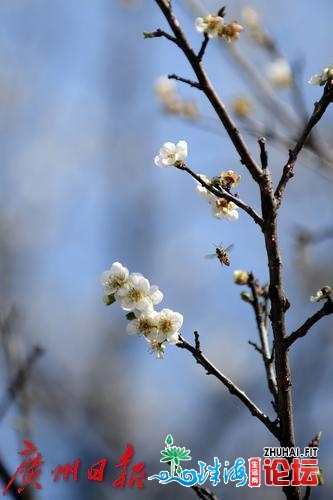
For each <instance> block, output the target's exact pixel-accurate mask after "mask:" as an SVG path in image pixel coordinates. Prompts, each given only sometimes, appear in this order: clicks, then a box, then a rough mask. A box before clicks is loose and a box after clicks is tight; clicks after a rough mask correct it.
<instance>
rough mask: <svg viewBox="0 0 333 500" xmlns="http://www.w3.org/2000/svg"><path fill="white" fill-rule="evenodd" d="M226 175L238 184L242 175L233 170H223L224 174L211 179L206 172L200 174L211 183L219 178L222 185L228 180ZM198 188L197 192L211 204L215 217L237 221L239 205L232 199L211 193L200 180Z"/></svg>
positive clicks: (207, 182)
mask: <svg viewBox="0 0 333 500" xmlns="http://www.w3.org/2000/svg"><path fill="white" fill-rule="evenodd" d="M231 176H232V178H231ZM226 177H228V179H230V180H231V181H232V182H233V183H234V185H236V183H237V182H238V180H239V179H240V176H238V175H237V174H236V173H235V172H234V171H233V170H228V171H227V172H222V176H220V177H218V178H217V177H213V179H212V180H209V179H208V177H207V176H206V175H204V174H201V175H200V178H201V179H202V180H203V181H205V182H206V184H209V185H211V183H212V181H213V180H215V181H216V180H219V184H220V185H221V186H223V182H224V181H225V180H226ZM196 190H197V193H198V194H199V195H200V196H201V197H202V198H203V199H204V200H205V201H207V202H208V203H209V204H210V205H211V207H212V215H213V217H215V218H216V219H227V220H230V221H236V220H237V219H238V217H239V214H238V211H237V208H238V207H237V205H235V203H233V202H232V201H228V200H226V199H225V198H219V197H218V196H215V194H213V193H211V192H210V191H209V190H208V189H207V188H205V186H203V185H202V184H200V182H198V181H197V187H196Z"/></svg>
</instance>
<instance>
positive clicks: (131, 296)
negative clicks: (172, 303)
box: [100, 262, 183, 358]
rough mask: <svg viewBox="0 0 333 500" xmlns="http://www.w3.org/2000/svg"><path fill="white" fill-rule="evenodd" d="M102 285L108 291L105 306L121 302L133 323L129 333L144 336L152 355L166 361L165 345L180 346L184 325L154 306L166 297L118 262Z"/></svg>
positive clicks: (168, 311)
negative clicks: (181, 331)
mask: <svg viewBox="0 0 333 500" xmlns="http://www.w3.org/2000/svg"><path fill="white" fill-rule="evenodd" d="M100 281H101V285H102V287H103V289H104V298H103V300H104V303H105V304H106V305H111V304H113V303H114V302H119V304H120V306H121V307H122V309H123V310H124V311H126V312H127V314H126V317H127V319H128V320H129V322H128V325H127V332H128V333H129V334H137V335H142V336H143V337H144V338H145V340H146V341H147V342H148V343H149V347H150V351H151V352H155V353H156V356H157V358H163V353H164V351H165V345H164V344H165V342H169V343H170V344H176V343H177V341H178V337H179V329H180V328H181V326H182V324H183V316H182V315H181V314H180V313H178V312H174V311H171V309H162V310H161V311H159V312H158V311H155V309H154V306H155V305H157V304H159V303H160V302H161V301H162V299H163V293H162V292H161V291H160V290H159V289H158V287H157V286H156V285H153V286H151V285H150V283H149V281H148V280H147V279H146V278H145V277H144V276H143V275H142V274H140V273H130V272H129V271H128V269H127V268H126V267H124V266H122V264H120V263H119V262H114V263H113V264H112V266H111V268H110V269H109V270H107V271H104V272H103V273H102V274H101V278H100Z"/></svg>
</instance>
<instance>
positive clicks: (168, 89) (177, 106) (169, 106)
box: [154, 76, 199, 120]
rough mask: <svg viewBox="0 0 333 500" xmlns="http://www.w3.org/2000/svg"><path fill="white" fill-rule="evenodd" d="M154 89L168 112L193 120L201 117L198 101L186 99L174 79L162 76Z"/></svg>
mask: <svg viewBox="0 0 333 500" xmlns="http://www.w3.org/2000/svg"><path fill="white" fill-rule="evenodd" d="M154 90H155V93H156V95H157V96H158V97H159V99H160V101H161V103H162V106H163V108H164V110H165V111H166V112H168V113H171V114H174V115H179V116H182V117H184V118H188V119H191V120H195V119H197V118H198V117H199V110H198V107H197V105H196V103H195V102H194V101H192V100H187V99H184V98H183V97H182V96H181V95H180V94H179V92H178V89H177V85H176V82H175V81H174V80H170V78H168V77H167V76H160V77H159V78H158V79H157V80H156V82H155V85H154Z"/></svg>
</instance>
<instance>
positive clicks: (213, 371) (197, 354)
mask: <svg viewBox="0 0 333 500" xmlns="http://www.w3.org/2000/svg"><path fill="white" fill-rule="evenodd" d="M177 347H180V348H181V349H186V350H187V351H189V352H190V353H191V354H192V356H193V357H194V359H195V360H196V362H197V363H198V364H199V365H201V366H203V367H204V369H205V370H206V372H207V374H208V375H214V377H216V378H217V379H218V380H219V381H220V382H222V384H223V385H224V386H225V387H227V389H228V390H229V392H230V393H231V394H233V395H234V396H236V397H237V398H238V399H239V400H240V401H241V402H242V403H243V404H244V405H245V406H246V407H247V408H248V409H249V411H250V413H251V414H252V415H253V416H254V417H256V418H258V419H259V420H260V421H261V422H262V423H263V424H264V425H265V426H266V427H267V429H268V430H269V431H270V432H271V433H272V434H273V436H275V437H276V438H277V439H279V437H280V433H279V428H278V426H277V424H276V423H275V422H272V421H271V420H270V418H269V417H268V416H267V415H265V413H264V412H263V411H261V410H260V408H258V406H256V405H255V404H254V403H253V401H252V400H251V399H250V398H249V397H248V396H247V395H246V394H245V392H244V391H242V390H241V389H239V387H237V386H236V385H235V384H234V383H233V382H232V381H231V380H230V379H228V378H227V377H226V376H225V375H223V373H222V372H220V371H219V370H218V369H217V368H216V367H215V366H214V365H213V364H212V363H211V362H210V361H209V360H208V359H207V358H206V356H204V355H203V354H202V352H201V350H198V349H196V347H195V346H192V345H191V344H189V343H188V342H186V340H185V339H184V338H183V337H182V336H181V335H180V336H179V342H178V343H177Z"/></svg>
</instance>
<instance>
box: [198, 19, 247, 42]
mask: <svg viewBox="0 0 333 500" xmlns="http://www.w3.org/2000/svg"><path fill="white" fill-rule="evenodd" d="M195 28H196V30H197V31H199V33H205V34H206V35H207V36H208V37H209V38H223V39H224V40H226V41H227V42H231V41H232V40H237V39H238V38H239V34H240V32H241V31H243V29H244V28H243V26H241V25H240V24H238V23H237V21H232V22H231V23H228V24H227V23H225V22H224V18H223V17H222V16H218V15H213V14H208V16H206V17H197V18H196V20H195Z"/></svg>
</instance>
